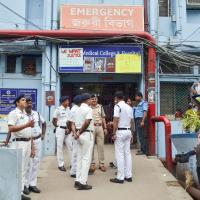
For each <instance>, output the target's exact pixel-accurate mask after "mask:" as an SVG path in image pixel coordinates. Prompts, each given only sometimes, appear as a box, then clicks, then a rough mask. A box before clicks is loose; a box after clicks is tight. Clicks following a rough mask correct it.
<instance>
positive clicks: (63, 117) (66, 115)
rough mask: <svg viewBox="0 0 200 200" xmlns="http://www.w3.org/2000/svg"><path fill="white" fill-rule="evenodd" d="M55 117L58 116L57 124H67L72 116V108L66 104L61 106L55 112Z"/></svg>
mask: <svg viewBox="0 0 200 200" xmlns="http://www.w3.org/2000/svg"><path fill="white" fill-rule="evenodd" d="M53 118H57V120H58V121H57V125H58V126H67V124H66V123H67V121H69V120H70V119H71V116H70V109H69V107H67V108H65V107H64V106H62V105H61V106H59V107H58V108H57V109H56V110H55V112H54V114H53Z"/></svg>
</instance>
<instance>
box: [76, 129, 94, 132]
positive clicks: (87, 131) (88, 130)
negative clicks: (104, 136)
mask: <svg viewBox="0 0 200 200" xmlns="http://www.w3.org/2000/svg"><path fill="white" fill-rule="evenodd" d="M76 131H80V129H76ZM83 132H93V131H91V130H84V131H83Z"/></svg>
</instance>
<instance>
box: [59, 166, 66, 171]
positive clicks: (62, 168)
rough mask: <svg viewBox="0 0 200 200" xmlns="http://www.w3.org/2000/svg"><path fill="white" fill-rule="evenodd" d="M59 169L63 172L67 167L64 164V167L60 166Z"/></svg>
mask: <svg viewBox="0 0 200 200" xmlns="http://www.w3.org/2000/svg"><path fill="white" fill-rule="evenodd" d="M58 169H59V170H60V171H62V172H66V169H65V167H64V166H62V167H58Z"/></svg>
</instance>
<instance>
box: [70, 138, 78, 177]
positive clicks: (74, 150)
mask: <svg viewBox="0 0 200 200" xmlns="http://www.w3.org/2000/svg"><path fill="white" fill-rule="evenodd" d="M77 148H78V141H77V140H75V139H74V137H72V165H71V170H70V174H71V175H74V174H76V167H77Z"/></svg>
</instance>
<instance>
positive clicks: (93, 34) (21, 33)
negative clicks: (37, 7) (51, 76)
mask: <svg viewBox="0 0 200 200" xmlns="http://www.w3.org/2000/svg"><path fill="white" fill-rule="evenodd" d="M119 35H122V36H125V35H127V36H131V35H135V36H138V37H141V38H145V39H147V40H149V41H151V42H152V43H153V44H155V43H156V41H155V39H154V38H153V37H152V35H150V34H149V33H147V32H144V31H129V32H128V31H127V32H122V31H120V32H116V31H91V30H74V29H73V30H0V39H1V38H20V37H25V36H32V37H37V36H46V37H53V38H68V39H72V38H78V39H80V38H98V37H104V38H106V37H114V36H119ZM147 50H148V60H147V70H146V75H145V76H146V84H145V93H147V95H146V96H148V102H149V110H148V113H149V114H148V122H149V129H148V140H149V147H148V151H149V152H148V153H149V154H150V155H155V149H156V148H155V146H156V145H155V144H156V140H155V126H154V124H153V123H152V121H151V118H150V117H151V116H155V71H156V52H155V49H153V48H151V47H148V49H147ZM45 77H46V74H45Z"/></svg>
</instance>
